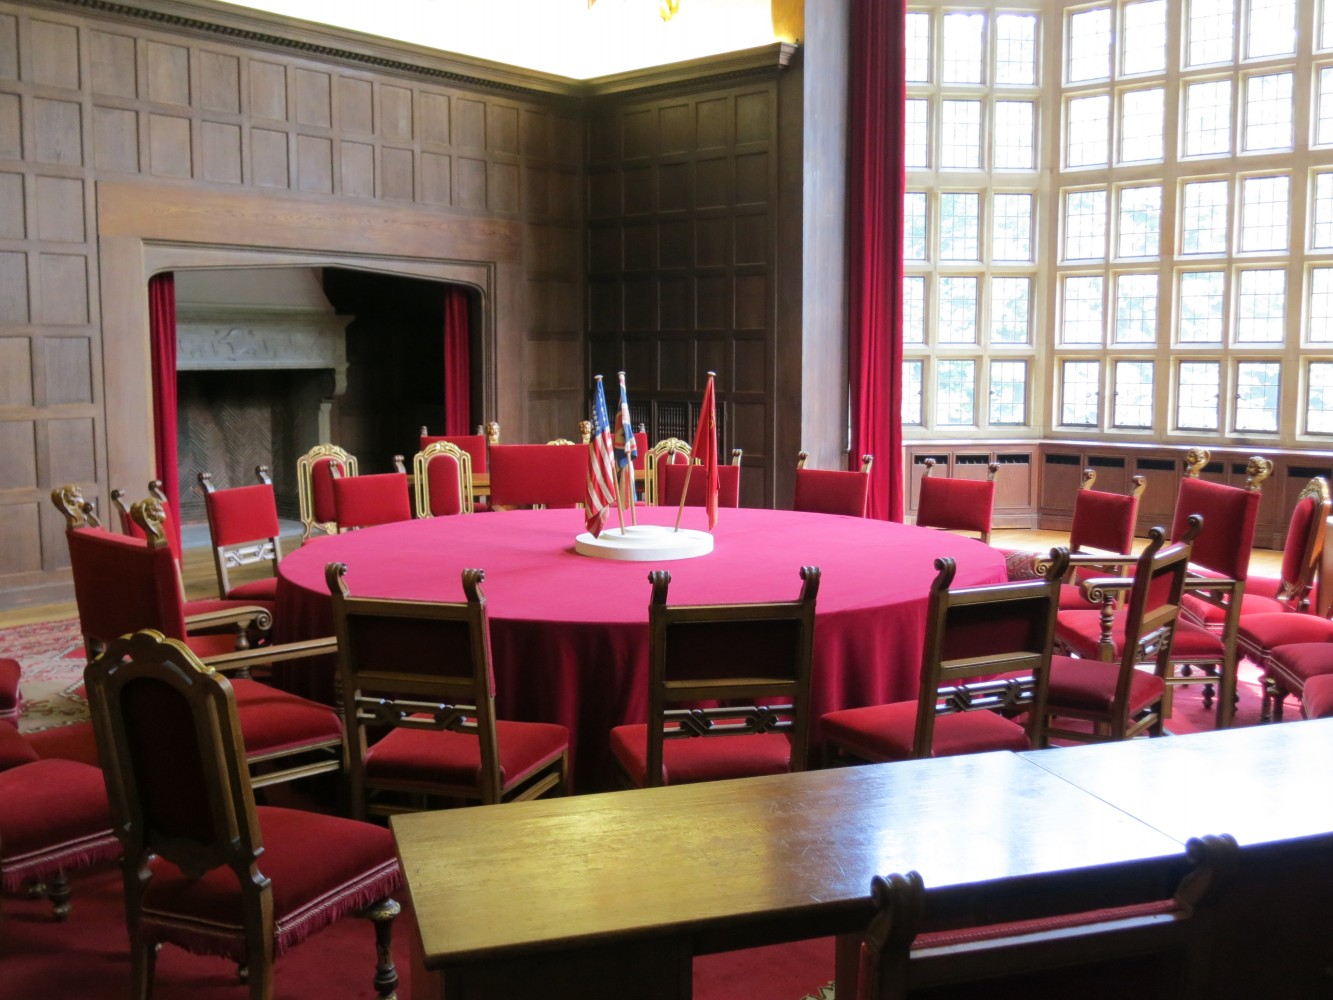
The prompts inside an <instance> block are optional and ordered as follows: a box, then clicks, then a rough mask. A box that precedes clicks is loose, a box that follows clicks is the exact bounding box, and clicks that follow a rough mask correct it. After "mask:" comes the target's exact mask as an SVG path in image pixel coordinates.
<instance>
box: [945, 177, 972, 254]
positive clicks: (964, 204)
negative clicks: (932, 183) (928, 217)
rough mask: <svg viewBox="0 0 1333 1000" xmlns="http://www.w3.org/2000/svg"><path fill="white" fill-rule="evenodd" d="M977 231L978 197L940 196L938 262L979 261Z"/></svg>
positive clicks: (962, 194)
mask: <svg viewBox="0 0 1333 1000" xmlns="http://www.w3.org/2000/svg"><path fill="white" fill-rule="evenodd" d="M980 229H981V196H980V195H978V194H967V193H958V192H946V193H944V194H942V195H940V260H980V258H981V243H980V235H979V233H980Z"/></svg>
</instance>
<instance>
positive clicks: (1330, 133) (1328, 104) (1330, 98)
mask: <svg viewBox="0 0 1333 1000" xmlns="http://www.w3.org/2000/svg"><path fill="white" fill-rule="evenodd" d="M1315 114H1316V115H1318V119H1317V120H1316V122H1315V130H1314V141H1315V145H1316V146H1327V145H1328V144H1329V143H1333V67H1328V66H1325V67H1324V68H1323V69H1321V70H1320V71H1319V96H1318V98H1317V99H1316V110H1315Z"/></svg>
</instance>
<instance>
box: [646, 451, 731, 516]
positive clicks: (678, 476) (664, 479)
mask: <svg viewBox="0 0 1333 1000" xmlns="http://www.w3.org/2000/svg"><path fill="white" fill-rule="evenodd" d="M691 468H693V469H694V472H693V474H691V473H690V471H689V470H690V469H691ZM657 471H658V474H659V476H660V477H661V484H662V492H661V493H660V494H659V496H658V500H657V502H658V503H659V504H660V505H661V506H663V507H674V506H677V505H678V504H679V503H680V495H681V492H682V491H683V490H685V489H686V487H685V479H686V477H687V476H688V477H689V481H690V483H689V490H688V492H687V493H686V495H685V506H686V507H703V506H705V505H706V503H707V498H706V496H705V492H706V490H707V487H708V483H707V479H706V477H705V476H704V467H703V466H702V465H697V464H696V465H692V466H691V465H685V464H679V463H674V462H664V463H663V464H661V465H659V466H658V467H657ZM740 497H741V467H740V466H739V465H719V466H718V467H717V505H718V506H719V507H739V506H740Z"/></svg>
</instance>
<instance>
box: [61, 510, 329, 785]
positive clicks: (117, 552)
mask: <svg viewBox="0 0 1333 1000" xmlns="http://www.w3.org/2000/svg"><path fill="white" fill-rule="evenodd" d="M157 506H158V505H157V501H155V500H152V499H149V500H144V501H140V502H139V503H136V504H134V505H133V507H131V514H132V516H133V517H134V518H135V520H136V521H137V522H138V523H139V525H140V527H142V528H143V529H144V531H145V533H146V534H147V535H148V540H147V541H143V540H141V539H138V538H128V537H126V536H124V535H113V534H111V533H110V532H106V531H100V530H94V529H88V528H71V529H70V530H68V531H67V532H66V534H65V538H66V541H67V542H68V544H69V561H70V569H71V570H72V572H73V576H74V600H75V603H76V605H77V606H78V612H79V626H80V629H81V631H82V632H83V635H84V644H85V647H86V648H87V650H88V653H89V657H88V658H89V660H92V659H94V658H95V657H96V656H97V655H99V654H100V653H101V651H102V650H103V649H104V648H105V647H106V645H107V644H108V643H110V642H112V641H114V640H115V639H117V638H119V637H120V636H123V635H127V634H129V633H131V632H137V631H139V630H141V629H155V630H156V631H158V632H161V633H163V634H164V635H166V636H168V637H170V638H172V639H179V640H182V641H183V642H184V643H185V644H186V645H187V646H188V647H189V648H190V650H191V651H192V652H193V653H194V654H195V655H197V656H199V657H200V658H201V659H202V660H203V661H204V662H205V663H207V664H208V665H209V666H210V667H212V668H214V669H216V670H219V671H227V672H231V671H234V672H237V673H238V674H239V675H244V674H245V673H247V672H248V671H249V670H250V669H251V668H252V667H259V666H263V665H268V664H272V663H277V662H282V661H286V660H292V659H300V658H304V657H310V656H319V655H328V654H330V653H332V652H333V651H334V648H335V641H334V640H333V639H332V638H331V637H330V638H324V639H311V640H307V641H304V642H293V643H285V644H282V645H274V646H262V647H259V648H257V649H242V650H237V649H235V641H234V639H233V638H232V637H231V636H230V635H226V634H216V633H206V634H202V635H194V634H191V635H187V634H186V632H185V615H184V613H183V610H182V605H181V599H180V583H179V578H178V577H177V575H176V562H175V560H174V559H172V558H171V550H170V549H169V548H168V547H167V543H166V540H165V539H164V538H163V537H162V523H161V520H160V519H159V517H158V513H157ZM233 686H234V688H235V692H236V698H237V702H238V704H239V707H240V717H241V729H242V732H243V733H244V735H245V745H246V748H247V756H248V759H249V761H250V763H251V765H252V767H253V768H254V769H255V774H254V777H253V782H254V784H255V785H256V786H257V787H259V786H264V785H270V784H274V783H277V782H282V781H291V780H294V779H296V778H303V777H307V776H309V775H313V774H320V773H322V772H326V771H337V770H341V769H342V767H343V756H344V747H343V729H342V721H341V719H339V717H338V713H337V712H336V711H334V710H333V709H332V708H330V707H329V706H327V705H321V704H319V703H317V702H313V701H308V700H307V699H305V698H300V697H297V696H296V695H294V694H289V693H288V692H285V691H280V690H278V689H276V688H274V687H271V686H270V685H268V684H263V683H260V682H259V681H257V680H252V679H249V678H248V677H244V676H238V677H237V678H236V680H234V681H233Z"/></svg>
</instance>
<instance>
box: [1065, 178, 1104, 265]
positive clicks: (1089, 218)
mask: <svg viewBox="0 0 1333 1000" xmlns="http://www.w3.org/2000/svg"><path fill="white" fill-rule="evenodd" d="M1105 256H1106V192H1105V191H1070V192H1069V193H1068V194H1067V195H1065V259H1066V260H1101V259H1102V258H1103V257H1105Z"/></svg>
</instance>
